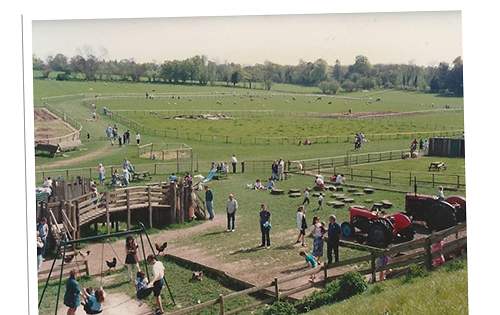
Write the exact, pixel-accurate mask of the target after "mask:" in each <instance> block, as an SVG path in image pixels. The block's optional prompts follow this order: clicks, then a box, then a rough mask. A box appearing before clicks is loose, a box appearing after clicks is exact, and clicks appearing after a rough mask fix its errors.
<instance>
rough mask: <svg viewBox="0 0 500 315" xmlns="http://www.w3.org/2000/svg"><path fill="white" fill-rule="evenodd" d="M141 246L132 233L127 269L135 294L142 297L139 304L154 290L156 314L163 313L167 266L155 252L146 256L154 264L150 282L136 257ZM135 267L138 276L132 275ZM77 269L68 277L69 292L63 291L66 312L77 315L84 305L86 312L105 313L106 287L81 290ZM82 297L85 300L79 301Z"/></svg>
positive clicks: (127, 255)
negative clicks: (163, 293)
mask: <svg viewBox="0 0 500 315" xmlns="http://www.w3.org/2000/svg"><path fill="white" fill-rule="evenodd" d="M138 248H139V246H138V245H137V244H136V243H135V240H134V237H133V236H131V235H129V236H127V239H126V240H125V253H126V256H125V265H127V269H128V277H129V280H130V283H133V284H134V285H135V288H136V297H137V299H138V300H139V306H142V305H143V304H144V301H143V299H144V298H146V297H147V296H149V295H150V294H151V293H153V296H154V298H155V302H156V305H157V309H156V310H155V313H154V314H155V315H160V314H163V307H162V301H161V296H160V294H161V290H162V288H163V286H164V280H163V278H164V275H165V267H164V265H163V263H162V262H161V261H158V260H156V257H155V256H154V255H152V254H151V255H149V256H148V257H147V259H146V260H147V262H148V264H149V265H151V266H152V270H151V273H152V279H151V281H148V279H147V277H146V274H145V273H144V272H143V271H142V270H141V269H140V266H139V258H138V256H137V251H138ZM134 266H135V269H136V276H135V278H134V277H133V267H134ZM77 275H78V270H77V269H76V268H74V269H72V270H71V271H70V275H69V278H68V279H67V280H66V292H65V293H64V305H66V306H67V307H68V311H67V313H66V314H67V315H72V314H75V312H76V310H77V308H78V307H79V306H80V305H82V306H83V308H84V310H85V312H86V313H87V314H99V313H101V312H102V303H104V301H105V295H104V290H103V288H102V287H100V288H99V289H95V290H94V288H92V287H89V288H83V290H80V287H79V285H78V282H77V281H76V279H77ZM80 298H82V299H83V302H81V303H80Z"/></svg>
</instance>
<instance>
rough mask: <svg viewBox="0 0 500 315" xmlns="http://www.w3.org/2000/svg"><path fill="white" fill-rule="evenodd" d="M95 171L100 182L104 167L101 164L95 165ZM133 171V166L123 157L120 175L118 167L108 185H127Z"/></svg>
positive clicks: (103, 174)
mask: <svg viewBox="0 0 500 315" xmlns="http://www.w3.org/2000/svg"><path fill="white" fill-rule="evenodd" d="M97 171H98V173H99V181H100V183H101V184H102V182H103V181H104V179H105V169H104V167H103V166H102V164H99V166H98V167H97ZM133 173H134V166H133V165H132V163H131V162H130V161H129V160H128V159H127V158H125V159H124V161H123V165H122V172H121V175H120V173H118V169H115V171H114V172H113V176H112V178H111V182H110V183H109V185H110V186H112V187H118V186H127V185H128V184H130V181H131V179H132V174H133ZM101 174H102V180H101Z"/></svg>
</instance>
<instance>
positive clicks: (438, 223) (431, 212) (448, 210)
mask: <svg viewBox="0 0 500 315" xmlns="http://www.w3.org/2000/svg"><path fill="white" fill-rule="evenodd" d="M426 217H427V218H426V220H425V222H426V223H427V227H428V228H429V229H431V230H433V231H434V230H436V231H441V230H444V229H447V228H450V227H452V226H455V225H456V224H457V218H456V216H455V208H454V207H453V206H452V205H450V204H449V203H447V202H443V201H441V202H437V203H435V204H433V205H432V206H431V207H430V208H429V209H428V211H427V215H426Z"/></svg>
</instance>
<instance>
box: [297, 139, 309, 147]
mask: <svg viewBox="0 0 500 315" xmlns="http://www.w3.org/2000/svg"><path fill="white" fill-rule="evenodd" d="M311 144H312V142H311V141H309V140H307V139H306V141H304V143H303V144H302V140H300V141H299V146H301V145H311Z"/></svg>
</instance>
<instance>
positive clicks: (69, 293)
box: [64, 268, 84, 315]
mask: <svg viewBox="0 0 500 315" xmlns="http://www.w3.org/2000/svg"><path fill="white" fill-rule="evenodd" d="M77 274H78V271H77V270H76V268H73V269H71V271H70V272H69V278H68V280H66V292H65V293H64V305H66V306H67V307H68V311H67V312H66V315H74V314H75V312H76V309H77V308H78V306H80V296H81V297H82V298H83V297H84V295H83V293H82V292H80V287H79V286H78V282H76V275H77Z"/></svg>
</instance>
